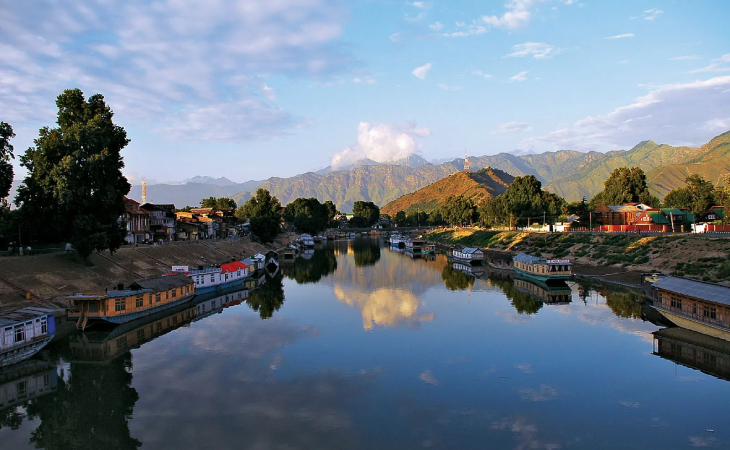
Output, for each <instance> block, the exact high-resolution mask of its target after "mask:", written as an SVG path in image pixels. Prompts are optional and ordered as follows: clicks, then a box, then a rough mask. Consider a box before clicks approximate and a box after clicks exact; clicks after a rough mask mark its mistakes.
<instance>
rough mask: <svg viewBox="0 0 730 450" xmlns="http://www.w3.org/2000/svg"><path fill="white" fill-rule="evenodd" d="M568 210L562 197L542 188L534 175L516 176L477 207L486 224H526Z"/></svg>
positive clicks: (547, 218)
mask: <svg viewBox="0 0 730 450" xmlns="http://www.w3.org/2000/svg"><path fill="white" fill-rule="evenodd" d="M566 211H567V208H566V202H565V200H564V199H563V198H562V197H561V196H559V195H557V194H553V193H552V192H548V191H544V190H543V189H542V183H541V182H540V180H538V179H537V178H536V177H535V176H534V175H525V176H522V177H516V178H515V179H514V181H513V182H512V184H510V185H509V188H507V190H506V191H505V192H504V194H501V195H498V196H497V197H495V198H492V199H488V200H486V201H484V203H483V204H482V205H481V206H480V208H479V213H480V216H481V219H482V220H483V221H484V222H486V223H488V224H504V225H507V224H511V225H526V224H527V223H529V222H531V221H532V222H542V221H543V218H545V220H546V221H547V222H548V223H554V222H555V221H556V219H557V218H558V217H559V216H560V215H562V214H564V213H565V212H566Z"/></svg>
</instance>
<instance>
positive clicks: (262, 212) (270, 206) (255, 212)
mask: <svg viewBox="0 0 730 450" xmlns="http://www.w3.org/2000/svg"><path fill="white" fill-rule="evenodd" d="M241 212H242V213H243V216H244V217H246V218H248V220H249V221H250V222H251V232H252V233H253V234H255V235H256V236H258V238H259V239H260V240H261V242H272V241H273V240H274V238H275V237H276V236H277V235H278V234H279V231H281V203H279V199H278V198H276V197H272V196H271V194H270V193H269V191H267V190H266V189H263V188H258V189H257V190H256V195H255V196H253V197H251V199H250V200H249V201H247V202H246V203H245V204H244V205H243V211H241Z"/></svg>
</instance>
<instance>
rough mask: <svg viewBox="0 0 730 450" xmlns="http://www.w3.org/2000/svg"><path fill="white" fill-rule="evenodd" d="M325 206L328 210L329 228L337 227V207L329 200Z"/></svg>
mask: <svg viewBox="0 0 730 450" xmlns="http://www.w3.org/2000/svg"><path fill="white" fill-rule="evenodd" d="M323 205H324V206H325V208H327V228H335V227H337V223H336V222H335V217H336V216H337V215H338V214H337V212H338V211H337V206H336V205H335V204H334V203H332V200H327V201H326V202H324V203H323Z"/></svg>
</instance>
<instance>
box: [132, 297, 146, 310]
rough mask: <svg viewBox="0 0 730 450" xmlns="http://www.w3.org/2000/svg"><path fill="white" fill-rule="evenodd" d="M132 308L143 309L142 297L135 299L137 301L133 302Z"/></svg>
mask: <svg viewBox="0 0 730 450" xmlns="http://www.w3.org/2000/svg"><path fill="white" fill-rule="evenodd" d="M134 306H136V307H137V308H141V307H143V306H144V297H143V296H141V295H140V296H139V297H137V300H136V301H135V302H134Z"/></svg>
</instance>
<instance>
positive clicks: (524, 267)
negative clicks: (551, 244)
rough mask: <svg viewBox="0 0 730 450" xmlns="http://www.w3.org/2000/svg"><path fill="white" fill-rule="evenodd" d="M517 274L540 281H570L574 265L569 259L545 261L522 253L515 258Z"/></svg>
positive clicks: (514, 265)
mask: <svg viewBox="0 0 730 450" xmlns="http://www.w3.org/2000/svg"><path fill="white" fill-rule="evenodd" d="M513 267H514V270H515V271H516V272H517V273H520V274H523V275H525V276H528V277H532V278H536V279H538V280H568V279H570V277H571V276H572V275H573V264H572V263H571V262H570V261H569V260H567V259H545V258H543V257H540V256H532V255H528V254H526V253H520V254H518V255H517V256H515V257H514V258H513Z"/></svg>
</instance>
